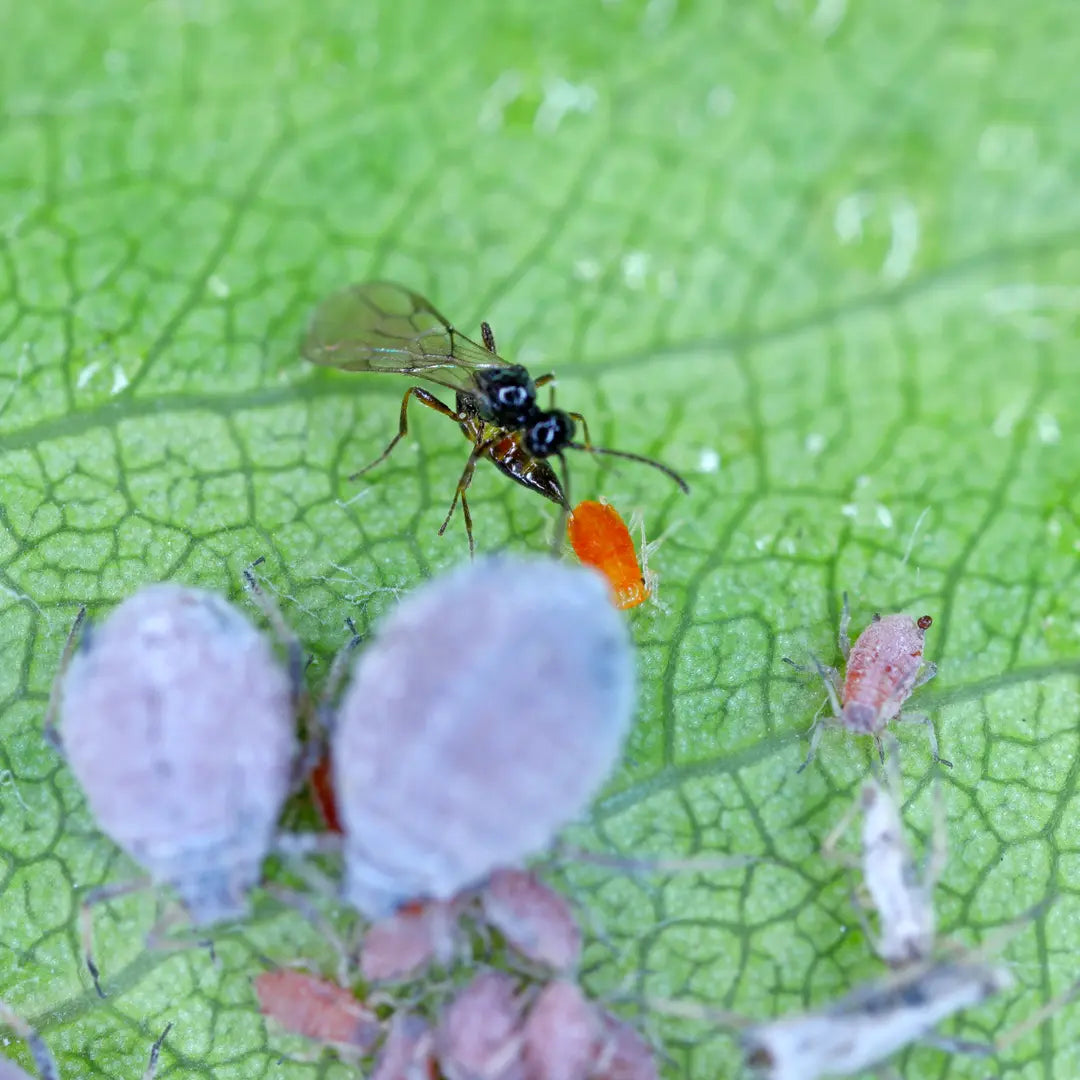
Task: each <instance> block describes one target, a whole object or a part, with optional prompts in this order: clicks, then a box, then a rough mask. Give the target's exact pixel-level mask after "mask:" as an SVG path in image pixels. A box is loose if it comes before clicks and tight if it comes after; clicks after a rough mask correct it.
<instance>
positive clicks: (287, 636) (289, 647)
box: [242, 555, 307, 709]
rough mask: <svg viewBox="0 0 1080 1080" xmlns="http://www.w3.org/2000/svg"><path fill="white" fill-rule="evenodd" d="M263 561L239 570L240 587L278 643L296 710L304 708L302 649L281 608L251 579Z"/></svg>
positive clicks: (262, 556)
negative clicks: (259, 612) (245, 591)
mask: <svg viewBox="0 0 1080 1080" xmlns="http://www.w3.org/2000/svg"><path fill="white" fill-rule="evenodd" d="M265 562H266V556H265V555H260V556H259V557H258V558H257V559H255V560H254V562H251V563H249V564H248V565H247V566H246V567H245V568H244V570H243V575H242V576H243V582H244V588H245V589H246V590H247V592H248V595H249V596H250V597H251V598H252V600H253V601H254V603H255V606H256V607H257V608H258V609H259V610H260V611H261V612H262V613H263V616H264V617H265V619H266V621H267V622H268V623H269V624H270V629H271V630H273V632H274V637H276V638H277V641H278V644H279V645H280V646H281V648H282V649H283V650H284V652H285V656H286V658H287V660H288V666H289V685H290V686H291V687H292V696H293V706H294V707H295V708H297V709H301V708H303V707H304V704H305V698H306V697H307V690H306V687H305V684H304V666H305V665H304V650H303V647H302V646H301V644H300V639H299V638H298V637H297V636H296V634H294V633H293V631H292V630H291V629H290V628H289V624H288V623H287V622H286V621H285V616H284V615H282V614H281V608H280V607H279V606H278V604H277V601H276V600H274V598H273V597H272V596H270V594H269V593H268V592H267V591H266V590H265V589H264V588H263V587H262V586H261V585H260V584H259V579H258V578H257V577H256V576H255V567H257V566H261V565H262V564H263V563H265Z"/></svg>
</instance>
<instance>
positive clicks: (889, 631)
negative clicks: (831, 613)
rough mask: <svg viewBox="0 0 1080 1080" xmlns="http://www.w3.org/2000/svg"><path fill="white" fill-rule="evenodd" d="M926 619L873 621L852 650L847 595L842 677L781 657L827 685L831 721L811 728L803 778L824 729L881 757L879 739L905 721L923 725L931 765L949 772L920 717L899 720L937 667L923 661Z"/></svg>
mask: <svg viewBox="0 0 1080 1080" xmlns="http://www.w3.org/2000/svg"><path fill="white" fill-rule="evenodd" d="M933 621H934V620H933V619H932V618H931V617H930V616H929V615H923V616H922V617H921V618H918V619H913V618H912V617H911V616H910V615H884V616H882V615H877V614H875V615H874V617H873V618H872V619H871V621H870V625H869V626H867V628H866V629H865V630H864V631H863V632H862V633H861V634H860V635H859V636H858V638H857V639H856V640H855V644H854V645H852V644H851V642H850V639H849V637H848V627H849V625H850V623H851V612H850V609H849V608H848V598H847V593H844V610H843V614H842V615H841V616H840V631H839V634H838V643H839V646H840V653H841V655H842V656H843V657H844V663H845V673H844V679H843V681H841V679H840V673H839V672H838V671H837V670H836V669H835V668H831V667H826V666H825V665H824V664H822V663H821V661H820V660H818V659H817V658H816V657H815V658H814V666H813V667H803V666H801V665H799V664H796V663H795V662H794V661H793V660H790V659H788V657H786V656H785V657H784V658H783V659H784V662H785V663H787V664H790V665H791V666H792V667H794V668H796V669H797V670H799V671H809V672H813V671H816V672H817V673H818V674H819V675H820V676H821V678H822V680H823V681H824V683H825V691H826V693H827V694H828V695H829V704H830V705H831V706H832V716H829V717H825V718H823V719H821V720H818V721H816V722H815V723H814V726H813V729H812V732H811V736H810V752H809V753H808V754H807V756H806V760H805V761H804V762H803V763H802V765H801V766H800V767H799V771H800V772H801V771H802V770H803V769H805V768H806V766H807V765H809V764H810V762H811V761H812V760H813V758H814V754H815V753H816V752H817V747H818V743H819V742H820V741H821V735H822V732H823V731H824V729H825V727H826V726H827V725H834V726H839V727H844V728H847V729H848V730H849V731H854V732H856V733H857V734H860V735H872V736H873V737H874V740H875V742H876V743H877V745H878V751H879V753H881V754H882V756H883V757H884V752H883V751H882V746H881V733H882V732H883V731H884V730H885V726H886V725H887V724H888V723H889V721H890V720H903V721H908V722H913V723H920V724H925V725H926V730H927V737H928V738H929V740H930V753H931V754H932V755H933V758H934V761H937V762H940V763H941V764H942V765H948V766H949V767H950V768H951V767H952V765H951V762H948V761H944V760H942V758H941V757H939V755H938V744H937V736H936V735H935V734H934V726H933V724H932V723H931V720H930V718H929V717H928V716H926V715H925V714H924V713H904V714H901V709H902V708H903V705H904V702H905V701H907V699H908V698H909V697H911V693H912V691H913V690H915V689H916V688H917V687H919V686H922V685H923V683H925V682H928V681H929V680H930V679H932V678H933V677H934V676H935V675H936V674H937V665H935V664H932V663H930V662H929V661H925V660H924V659H923V641H924V638H925V635H926V631H927V630H928V629H929V628H930V626H931V624H932V623H933Z"/></svg>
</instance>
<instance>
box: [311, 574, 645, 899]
mask: <svg viewBox="0 0 1080 1080" xmlns="http://www.w3.org/2000/svg"><path fill="white" fill-rule="evenodd" d="M633 705H634V673H633V653H632V648H631V644H630V639H629V636H628V633H627V629H626V625H625V622H624V620H623V619H622V618H621V617H620V616H619V614H618V612H617V611H616V610H615V608H614V606H613V605H612V603H611V600H610V598H609V596H608V591H607V586H606V583H605V582H604V580H603V578H601V576H600V575H599V574H597V573H596V572H595V571H593V570H589V569H584V568H581V567H570V566H565V565H560V564H558V563H556V562H554V561H552V560H549V559H511V558H502V559H489V560H485V561H483V562H477V563H476V564H475V565H470V566H467V567H464V568H461V569H459V570H457V571H455V572H453V573H451V574H448V575H446V576H445V577H442V578H439V579H436V580H434V581H431V582H429V583H428V584H426V585H424V586H422V587H421V588H419V589H417V590H416V592H415V593H413V594H412V595H411V596H409V597H407V598H406V599H405V600H403V601H402V602H401V603H400V604H399V605H398V606H397V608H396V609H395V610H394V611H393V612H391V613H390V615H389V616H388V617H387V618H386V619H384V621H383V623H382V625H381V626H380V627H379V628H378V629H377V631H376V633H375V634H374V636H373V638H372V640H371V642H370V644H368V646H367V647H366V648H365V649H364V651H363V652H362V653H361V654H360V656H359V658H358V660H357V662H356V667H355V670H354V673H353V677H352V681H351V684H350V686H349V688H348V690H347V691H346V693H345V695H344V697H343V698H342V701H341V704H340V707H339V709H338V711H337V717H336V721H335V728H334V743H333V751H332V757H333V762H334V769H335V790H336V792H337V798H338V806H339V809H340V811H341V819H342V825H343V827H344V830H345V876H346V884H345V895H346V898H347V899H348V900H349V901H350V902H351V903H352V904H353V906H354V907H356V908H358V909H359V910H360V911H362V912H363V913H365V914H366V915H368V916H369V917H370V918H382V917H385V916H386V915H389V914H391V913H393V911H395V910H396V909H397V908H398V907H399V906H400V905H401V904H403V903H405V902H406V901H409V900H414V899H426V898H432V899H437V900H438V899H443V900H446V899H450V898H451V897H452V896H454V895H455V894H456V893H458V892H460V891H461V890H462V889H465V888H467V887H469V886H471V885H476V884H479V883H480V882H481V881H482V880H483V879H484V878H485V877H486V876H487V875H488V874H490V873H491V872H492V871H493V870H495V869H496V868H499V867H512V866H515V865H518V864H520V862H521V861H522V860H523V859H525V858H526V857H528V856H530V855H534V854H536V853H538V852H539V851H541V850H543V849H544V848H545V847H546V846H547V845H548V844H550V842H551V841H552V839H553V838H554V835H555V833H556V831H557V830H558V829H560V828H562V827H563V826H564V825H566V824H568V823H569V822H570V821H572V820H573V819H574V818H576V817H577V816H578V815H579V814H580V813H581V812H582V810H584V809H585V807H586V805H587V804H588V802H589V800H590V799H591V798H592V797H593V795H594V793H595V791H596V789H597V788H598V787H599V785H600V784H601V783H602V782H603V781H604V780H605V779H606V777H607V775H608V773H609V772H610V770H611V768H612V767H613V766H614V764H615V762H616V760H617V758H618V755H619V751H620V749H621V746H622V742H623V737H624V735H625V734H626V731H627V729H628V727H629V724H630V719H631V716H632V714H633Z"/></svg>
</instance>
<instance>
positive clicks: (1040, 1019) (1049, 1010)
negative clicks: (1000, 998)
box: [993, 979, 1080, 1054]
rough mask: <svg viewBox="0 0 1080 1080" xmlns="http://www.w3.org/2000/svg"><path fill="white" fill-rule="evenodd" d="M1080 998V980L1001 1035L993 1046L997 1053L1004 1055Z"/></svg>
mask: <svg viewBox="0 0 1080 1080" xmlns="http://www.w3.org/2000/svg"><path fill="white" fill-rule="evenodd" d="M1077 997H1080V979H1078V980H1077V981H1076V982H1074V983H1073V984H1072V985H1071V986H1069V987H1067V988H1066V989H1065V990H1063V991H1062V992H1061V993H1060V994H1057V995H1055V996H1054V997H1052V998H1051V999H1050V1000H1049V1001H1048V1002H1047V1003H1046V1004H1045V1005H1043V1006H1042V1007H1041V1008H1038V1009H1036V1010H1035V1012H1033V1013H1032V1014H1031V1015H1030V1016H1027V1017H1025V1018H1024V1019H1023V1020H1020V1021H1018V1022H1017V1023H1015V1024H1013V1026H1012V1027H1011V1028H1008V1029H1007V1030H1006V1031H1005V1032H1004V1033H1003V1034H1001V1035H999V1036H998V1037H997V1038H996V1039H995V1040H994V1044H993V1049H994V1051H995V1053H998V1054H1000V1053H1003V1052H1004V1051H1005V1050H1008V1049H1009V1047H1010V1046H1012V1045H1013V1044H1014V1043H1016V1042H1018V1041H1019V1040H1020V1039H1022V1038H1024V1036H1025V1035H1028V1034H1030V1033H1031V1032H1032V1031H1034V1030H1035V1029H1036V1028H1037V1027H1039V1026H1040V1025H1041V1024H1044V1023H1045V1022H1046V1021H1047V1020H1050V1019H1052V1018H1053V1017H1054V1016H1056V1015H1057V1014H1058V1013H1059V1012H1060V1011H1061V1010H1062V1009H1063V1008H1065V1006H1066V1005H1068V1004H1069V1003H1070V1002H1071V1001H1074V1000H1075V999H1076V998H1077Z"/></svg>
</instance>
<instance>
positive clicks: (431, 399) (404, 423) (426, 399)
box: [349, 386, 458, 481]
mask: <svg viewBox="0 0 1080 1080" xmlns="http://www.w3.org/2000/svg"><path fill="white" fill-rule="evenodd" d="M411 397H414V398H416V400H417V401H419V402H420V404H421V405H426V406H427V407H428V408H429V409H434V410H435V411H436V412H437V413H440V414H441V415H443V416H446V417H449V418H450V419H451V420H454V421H456V420H457V418H458V414H457V413H456V412H455V411H454V410H453V409H451V408H450V406H449V405H446V404H444V403H443V402H441V401H440V400H439V399H438V398H437V397H436V396H435V395H434V394H431V393H429V392H428V391H427V390H425V389H424V388H423V387H422V386H410V387H409V389H408V390H406V391H405V396H404V397H403V398H402V399H401V419H400V421H399V423H398V433H397V434H396V435H395V436H394V437H393V438H392V439H391V440H390V442H389V444H388V445H387V447H386V449H385V450H384V451H383V452H382V453H381V454H380V455H379V456H378V457H377V458H376V459H375V460H374V461H372V462H370V463H369V464H367V465H365V466H364V467H363V468H362V469H360V470H359V471H358V472H354V473H353V474H352V476H350V477H349V480H350V481H352V480H356V479H358V478H359V477H361V476H363V475H364V473H366V472H368V471H369V470H371V469H374V468H375V466H376V465H380V464H382V462H384V461H385V460H386V459H387V458H388V457H389V456H390V452H391V451H392V450H393V449H394V447H395V446H397V444H398V443H399V442H401V440H402V439H404V438H405V436H406V435H408V434H409V416H408V412H409V398H411Z"/></svg>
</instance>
